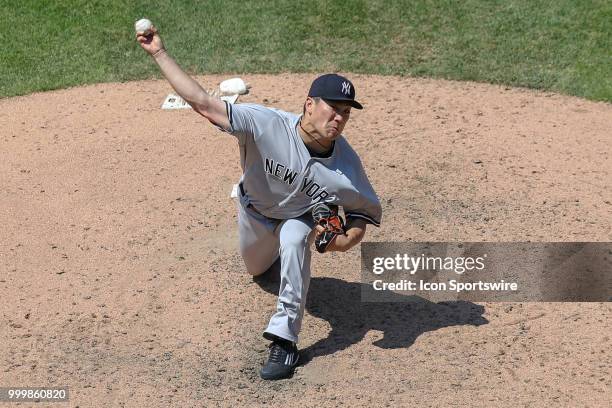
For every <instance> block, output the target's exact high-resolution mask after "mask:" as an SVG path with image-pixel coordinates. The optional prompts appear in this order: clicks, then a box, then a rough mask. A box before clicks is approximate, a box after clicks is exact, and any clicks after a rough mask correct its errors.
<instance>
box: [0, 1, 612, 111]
mask: <svg viewBox="0 0 612 408" xmlns="http://www.w3.org/2000/svg"><path fill="white" fill-rule="evenodd" d="M142 16H147V17H148V18H150V19H151V20H153V21H154V23H156V24H157V25H158V26H159V27H160V29H161V30H162V34H163V38H164V41H165V43H166V46H167V48H168V49H169V51H170V53H171V54H172V55H174V56H175V57H176V59H177V60H178V62H179V63H180V64H181V65H182V66H183V67H184V68H186V69H187V70H188V71H190V72H193V73H230V72H231V73H275V72H287V71H290V72H323V71H336V70H338V71H345V72H357V73H371V74H382V75H391V74H396V75H410V76H426V77H435V78H447V79H456V80H472V81H481V82H491V83H497V84H508V85H515V86H524V87H530V88H536V89H546V90H552V91H556V92H562V93H566V94H571V95H577V96H582V97H585V98H589V99H594V100H603V101H608V102H610V101H612V24H611V22H612V2H610V1H609V0H584V1H581V0H557V1H554V0H549V1H535V0H533V1H529V0H507V1H503V0H498V1H493V0H490V1H486V0H480V1H476V0H463V1H451V0H437V1H434V0H410V1H409V0H401V1H400V0H388V1H381V0H348V1H322V0H309V1H304V2H298V1H292V0H271V1H248V0H242V1H234V0H226V1H221V0H207V1H186V0H174V1H161V0H150V1H127V0H109V1H95V0H89V1H77V0H54V1H52V0H22V1H16V0H15V1H8V0H0V44H1V48H0V49H1V54H0V55H1V56H0V97H6V96H12V95H20V94H27V93H30V92H33V91H41V90H49V89H56V88H65V87H68V86H74V85H82V84H87V83H95V82H109V81H127V80H133V79H142V78H152V77H159V73H158V71H157V69H156V67H155V65H154V64H153V63H152V61H150V59H149V58H147V57H146V55H145V54H144V52H143V51H142V50H141V49H140V48H139V47H138V45H137V43H136V42H135V41H134V34H133V23H134V21H135V20H136V19H137V18H140V17H142Z"/></svg>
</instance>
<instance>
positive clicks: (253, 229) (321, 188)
mask: <svg viewBox="0 0 612 408" xmlns="http://www.w3.org/2000/svg"><path fill="white" fill-rule="evenodd" d="M136 39H137V41H138V42H139V43H140V45H141V47H142V48H143V49H144V50H145V51H146V52H147V53H148V54H149V55H150V56H151V57H152V58H153V60H154V61H155V63H157V65H158V66H159V69H160V70H161V72H162V73H163V75H164V76H165V77H166V79H167V80H168V82H169V83H170V84H171V85H172V87H173V88H174V90H175V91H176V92H177V93H178V94H179V95H180V96H181V97H182V98H183V99H185V100H186V101H187V102H188V103H189V104H190V105H191V106H192V108H193V110H194V111H195V112H197V113H199V114H200V115H202V116H203V117H205V118H206V119H208V121H210V122H211V123H212V124H213V125H214V126H216V127H218V128H219V129H220V130H222V131H224V132H227V133H229V134H231V135H233V136H234V137H235V139H236V140H237V142H238V144H239V146H240V163H241V166H242V170H243V174H242V177H241V179H240V182H239V192H238V194H239V204H238V231H239V237H240V238H239V239H240V245H239V246H240V253H241V255H242V258H243V259H244V263H245V266H246V270H247V271H248V273H250V274H251V275H253V276H257V275H261V274H263V273H264V272H266V271H267V270H268V269H269V268H270V266H272V264H274V263H275V261H276V260H277V259H278V258H280V274H281V281H280V290H279V296H278V302H277V307H276V312H275V313H274V314H273V315H272V317H271V319H270V322H269V323H268V326H267V328H266V329H265V331H264V333H263V336H264V338H266V339H268V340H269V341H271V344H270V354H269V357H268V360H267V361H266V363H265V364H264V366H263V367H262V368H261V370H260V375H261V377H262V378H263V379H267V380H273V379H280V378H286V377H289V376H291V375H292V373H293V370H294V368H295V366H296V365H297V364H298V359H299V353H298V349H297V346H296V344H297V342H298V335H299V333H300V328H301V323H302V318H303V315H304V309H305V304H306V294H307V292H308V285H309V283H310V260H311V250H310V247H311V245H312V244H313V243H314V246H315V248H316V249H317V251H319V252H329V251H346V250H348V249H350V248H352V247H353V246H355V245H356V244H358V243H359V242H360V241H361V240H362V239H363V237H364V235H365V232H366V225H367V224H373V225H375V226H379V224H380V220H381V215H382V210H381V206H380V202H379V200H378V198H377V196H376V193H375V192H374V190H373V188H372V186H371V185H370V182H369V181H368V178H367V176H366V173H365V172H364V169H363V167H362V164H361V161H360V159H359V157H358V156H357V154H356V153H355V151H354V150H353V149H352V148H351V146H350V145H349V143H348V141H347V140H346V139H345V137H344V136H343V135H342V132H343V130H344V127H345V125H346V123H347V122H348V120H349V117H350V115H351V110H352V109H362V108H363V107H362V105H361V104H360V103H359V102H357V101H356V100H355V87H354V86H353V84H352V83H351V81H349V80H348V79H347V78H345V77H342V76H340V75H336V74H326V75H322V76H320V77H318V78H316V79H315V80H314V81H313V82H312V85H311V87H310V90H309V92H308V95H307V97H306V100H305V102H304V106H303V111H302V114H301V115H298V114H294V113H289V112H284V111H281V110H278V109H274V108H269V107H264V106H260V105H255V104H236V105H232V104H229V103H226V102H224V101H221V100H220V99H217V98H213V97H211V96H210V95H209V94H208V93H207V92H206V91H205V90H204V88H203V87H202V86H200V85H199V84H198V83H197V82H196V81H195V80H194V79H193V78H191V77H190V76H189V75H187V74H186V73H185V72H184V71H183V70H182V69H181V67H180V66H179V65H178V64H177V63H176V62H175V61H174V59H173V58H172V57H171V56H170V55H169V54H168V52H167V51H166V49H165V48H164V45H163V42H162V39H161V37H160V35H159V33H158V31H157V29H156V28H155V27H154V26H153V27H151V28H150V30H147V31H146V32H143V31H140V32H137V34H136ZM339 208H342V209H343V211H344V215H345V217H346V222H344V220H343V219H342V217H341V215H340V214H339V211H338V209H339Z"/></svg>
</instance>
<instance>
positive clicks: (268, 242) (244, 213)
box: [238, 202, 279, 276]
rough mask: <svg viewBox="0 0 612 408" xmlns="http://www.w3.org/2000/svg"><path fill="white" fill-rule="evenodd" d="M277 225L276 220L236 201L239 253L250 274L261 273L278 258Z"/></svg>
mask: <svg viewBox="0 0 612 408" xmlns="http://www.w3.org/2000/svg"><path fill="white" fill-rule="evenodd" d="M277 226H278V221H274V220H270V219H268V218H266V217H264V216H263V215H261V214H258V213H256V212H255V211H253V210H252V209H251V208H245V207H244V206H243V205H242V204H241V203H240V202H238V236H239V242H240V244H239V246H240V254H241V255H242V259H243V260H244V264H245V266H246V269H247V272H248V273H250V274H251V275H253V276H257V275H261V274H262V273H264V272H265V271H267V270H268V268H269V267H270V266H272V264H273V263H274V261H276V259H277V258H278V251H279V241H278V234H275V229H276V227H277Z"/></svg>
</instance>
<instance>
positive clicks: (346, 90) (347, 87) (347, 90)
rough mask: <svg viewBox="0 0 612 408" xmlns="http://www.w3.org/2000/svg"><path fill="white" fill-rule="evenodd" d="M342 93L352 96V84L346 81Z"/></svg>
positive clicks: (343, 83)
mask: <svg viewBox="0 0 612 408" xmlns="http://www.w3.org/2000/svg"><path fill="white" fill-rule="evenodd" d="M342 93H343V94H345V95H350V94H351V84H350V83H348V82H346V81H344V82H342Z"/></svg>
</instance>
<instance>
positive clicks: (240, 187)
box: [238, 183, 282, 221]
mask: <svg viewBox="0 0 612 408" xmlns="http://www.w3.org/2000/svg"><path fill="white" fill-rule="evenodd" d="M238 188H239V189H240V194H242V195H243V196H244V195H246V194H245V193H244V187H242V183H238ZM247 208H250V209H251V210H253V211H255V212H256V213H257V214H259V215H261V216H264V217H266V218H268V219H270V220H275V221H282V220H280V219H277V218H271V217H268V216H266V215H264V214H262V213H260V212H259V211H258V210H257V208H255V207H254V206H253V204H251V203H249V204H248V205H247Z"/></svg>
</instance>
